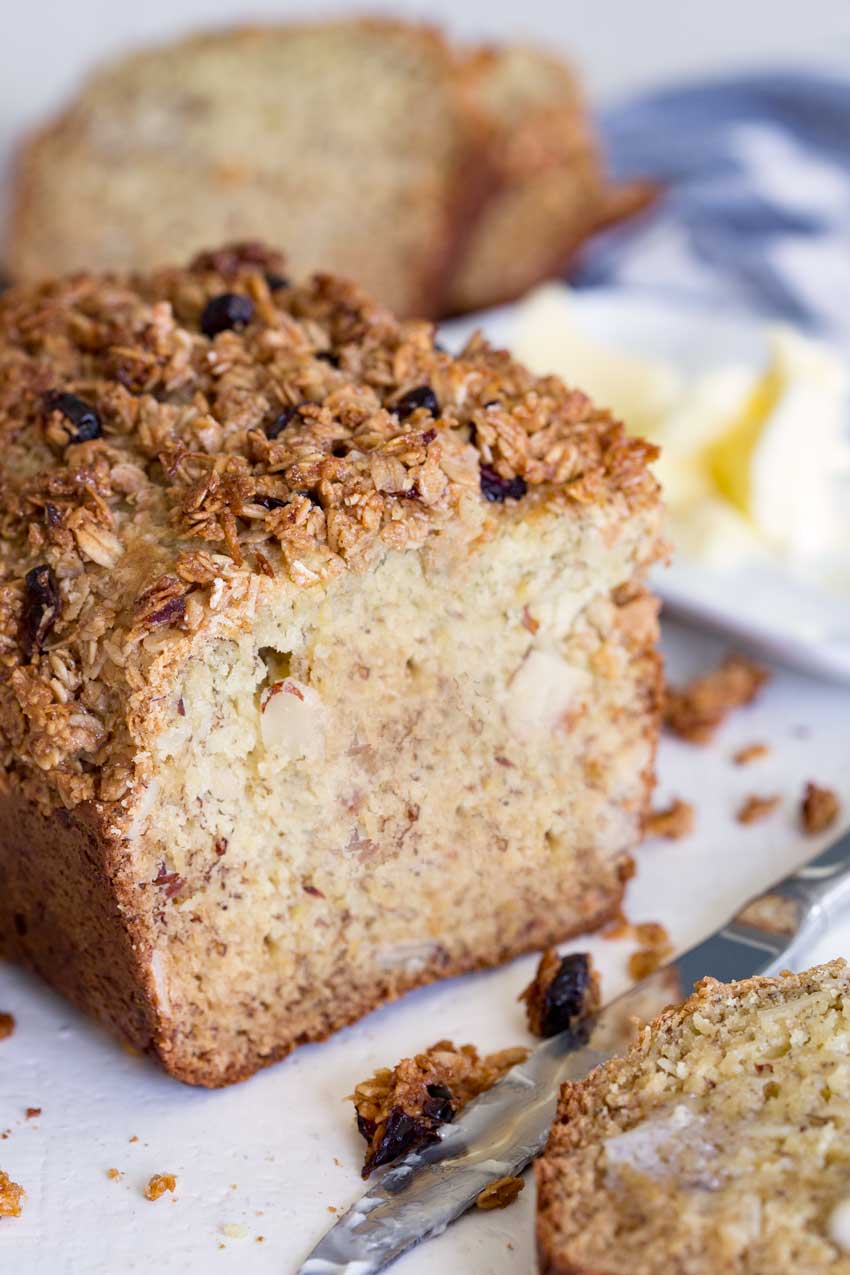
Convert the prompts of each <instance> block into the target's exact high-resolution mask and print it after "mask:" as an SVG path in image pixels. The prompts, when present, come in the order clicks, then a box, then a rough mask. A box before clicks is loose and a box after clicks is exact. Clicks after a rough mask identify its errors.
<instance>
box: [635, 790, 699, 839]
mask: <svg viewBox="0 0 850 1275" xmlns="http://www.w3.org/2000/svg"><path fill="white" fill-rule="evenodd" d="M693 830H694V808H693V806H692V805H691V803H690V802H689V801H681V800H680V799H679V798H678V797H676V798H674V800H673V801H671V802H670V805H669V806H665V807H664V808H663V809H661V810H652V811H650V813H649V815H648V816H647V820H646V835H647V837H663V838H665V839H666V840H668V841H681V839H682V838H683V837H687V836H689V835H690V834H691V833H692V832H693Z"/></svg>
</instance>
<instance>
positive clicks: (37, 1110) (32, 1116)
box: [24, 1107, 41, 1120]
mask: <svg viewBox="0 0 850 1275" xmlns="http://www.w3.org/2000/svg"><path fill="white" fill-rule="evenodd" d="M24 1115H25V1116H26V1118H27V1120H37V1119H38V1117H39V1116H40V1115H41V1107H27V1109H26V1111H25V1112H24Z"/></svg>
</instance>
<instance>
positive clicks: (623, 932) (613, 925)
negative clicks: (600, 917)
mask: <svg viewBox="0 0 850 1275" xmlns="http://www.w3.org/2000/svg"><path fill="white" fill-rule="evenodd" d="M632 930H633V926H632V923H631V921H630V920H629V918H628V917H627V916H626V914H625V912H624V911H623V909H622V908H618V909H617V911H616V912H615V913H614V915H613V916H612V917H611V920H610V921H609V922H608V924H607V925H606V926H605V928H604V929H603V930H602V937H603V938H604V939H626V938H628V937H629V936H630V934H631V933H632Z"/></svg>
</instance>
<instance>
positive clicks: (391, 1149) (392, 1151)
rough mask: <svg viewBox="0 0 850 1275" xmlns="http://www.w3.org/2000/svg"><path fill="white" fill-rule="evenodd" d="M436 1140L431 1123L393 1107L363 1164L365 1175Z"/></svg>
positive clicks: (365, 1176)
mask: <svg viewBox="0 0 850 1275" xmlns="http://www.w3.org/2000/svg"><path fill="white" fill-rule="evenodd" d="M436 1140H437V1134H436V1132H435V1130H434V1129H433V1128H432V1127H431V1126H430V1125H429V1124H426V1123H424V1122H423V1121H421V1120H416V1119H414V1117H413V1116H409V1115H408V1114H407V1112H406V1111H402V1109H401V1107H393V1109H392V1111H391V1112H390V1114H389V1115H388V1116H387V1121H386V1124H385V1126H384V1132H383V1134H382V1135H381V1139H380V1141H379V1142H378V1145H377V1146H376V1147H375V1148H374V1149H373V1151H372V1153H371V1155H370V1156H369V1157H368V1159H367V1160H366V1163H365V1164H364V1166H363V1177H364V1178H367V1177H368V1176H369V1174H370V1173H371V1172H372V1170H373V1169H377V1168H380V1166H381V1165H382V1164H389V1163H390V1161H392V1160H397V1159H398V1158H399V1156H401V1155H405V1154H406V1153H407V1152H408V1151H412V1150H413V1149H414V1147H424V1146H427V1145H428V1143H429V1142H436Z"/></svg>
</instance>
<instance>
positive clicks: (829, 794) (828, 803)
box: [800, 782, 841, 837]
mask: <svg viewBox="0 0 850 1275" xmlns="http://www.w3.org/2000/svg"><path fill="white" fill-rule="evenodd" d="M840 810H841V802H840V801H839V800H838V797H837V796H836V794H835V793H834V792H833V790H832V789H831V788H821V787H820V786H819V785H818V784H815V783H811V782H810V783H807V784H806V788H805V791H804V793H803V799H802V801H801V803H800V820H801V823H802V825H803V831H804V832H806V833H808V835H809V836H813V837H814V836H817V834H818V833H819V832H825V831H826V829H827V828H830V827H831V826H832V825H833V824H834V823H835V821H836V819H837V818H838V815H839V812H840Z"/></svg>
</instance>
